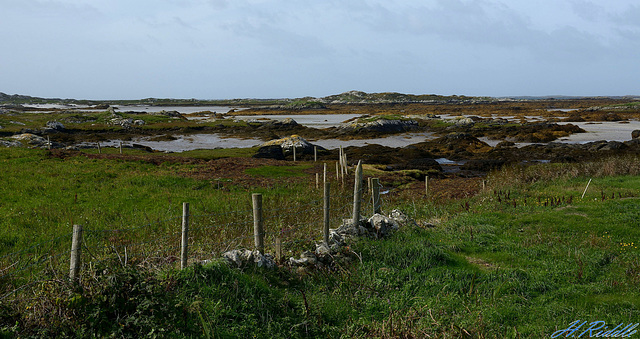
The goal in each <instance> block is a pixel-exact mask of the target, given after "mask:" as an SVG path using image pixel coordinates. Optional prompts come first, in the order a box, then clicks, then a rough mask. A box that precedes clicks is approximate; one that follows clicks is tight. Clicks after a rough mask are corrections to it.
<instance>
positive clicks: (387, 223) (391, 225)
mask: <svg viewBox="0 0 640 339" xmlns="http://www.w3.org/2000/svg"><path fill="white" fill-rule="evenodd" d="M369 224H370V225H371V227H372V228H373V229H374V230H375V232H376V235H377V236H378V237H383V236H385V235H387V234H389V233H390V232H391V231H392V230H397V229H399V228H400V225H398V222H397V221H395V220H393V219H391V218H389V217H386V216H384V215H382V214H378V213H376V214H374V215H372V216H371V218H369Z"/></svg>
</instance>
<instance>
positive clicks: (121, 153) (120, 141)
mask: <svg viewBox="0 0 640 339" xmlns="http://www.w3.org/2000/svg"><path fill="white" fill-rule="evenodd" d="M120 154H122V141H120Z"/></svg>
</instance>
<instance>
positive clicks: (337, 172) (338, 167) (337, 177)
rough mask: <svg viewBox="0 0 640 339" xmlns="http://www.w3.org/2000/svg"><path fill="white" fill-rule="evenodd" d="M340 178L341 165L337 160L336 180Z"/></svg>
mask: <svg viewBox="0 0 640 339" xmlns="http://www.w3.org/2000/svg"><path fill="white" fill-rule="evenodd" d="M338 180H340V165H339V164H338V162H337V161H336V181H338Z"/></svg>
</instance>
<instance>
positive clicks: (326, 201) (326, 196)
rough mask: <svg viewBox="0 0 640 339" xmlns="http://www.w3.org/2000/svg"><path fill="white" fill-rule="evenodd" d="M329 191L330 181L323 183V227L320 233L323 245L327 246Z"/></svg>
mask: <svg viewBox="0 0 640 339" xmlns="http://www.w3.org/2000/svg"><path fill="white" fill-rule="evenodd" d="M330 191H331V183H329V182H325V183H324V227H323V229H322V235H323V239H324V243H325V245H327V247H328V246H329V196H330Z"/></svg>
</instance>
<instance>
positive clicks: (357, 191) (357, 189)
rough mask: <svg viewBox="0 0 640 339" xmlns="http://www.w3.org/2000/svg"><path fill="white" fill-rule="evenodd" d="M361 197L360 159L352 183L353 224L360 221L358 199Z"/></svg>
mask: <svg viewBox="0 0 640 339" xmlns="http://www.w3.org/2000/svg"><path fill="white" fill-rule="evenodd" d="M361 198H362V160H359V161H358V166H357V167H356V174H355V180H354V184H353V224H354V225H358V223H359V222H360V199H361Z"/></svg>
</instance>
